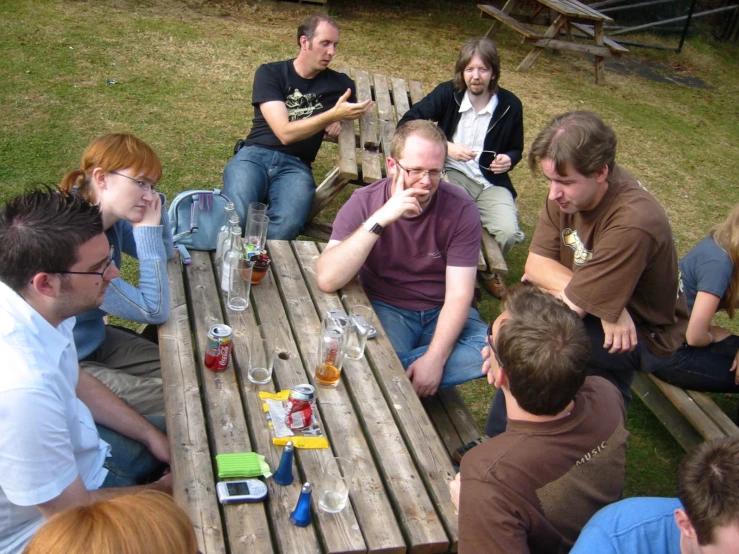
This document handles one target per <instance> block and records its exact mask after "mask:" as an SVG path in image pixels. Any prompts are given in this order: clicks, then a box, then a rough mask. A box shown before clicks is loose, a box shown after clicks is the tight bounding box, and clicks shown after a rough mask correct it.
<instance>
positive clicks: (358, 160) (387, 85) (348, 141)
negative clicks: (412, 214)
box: [303, 67, 508, 276]
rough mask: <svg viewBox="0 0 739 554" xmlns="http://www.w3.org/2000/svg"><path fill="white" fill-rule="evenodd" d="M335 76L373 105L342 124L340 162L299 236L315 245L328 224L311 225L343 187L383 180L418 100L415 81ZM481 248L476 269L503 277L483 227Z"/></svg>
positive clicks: (357, 73) (355, 72) (360, 73)
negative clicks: (402, 124)
mask: <svg viewBox="0 0 739 554" xmlns="http://www.w3.org/2000/svg"><path fill="white" fill-rule="evenodd" d="M337 71H341V72H342V73H345V74H346V75H348V76H349V77H351V78H352V79H353V80H354V82H355V84H356V88H357V101H358V102H363V101H364V100H368V99H371V100H374V102H375V104H374V106H373V108H372V110H370V111H369V112H367V113H366V114H364V115H363V116H362V117H361V118H360V119H359V121H358V126H357V129H355V123H354V122H353V121H342V127H341V133H340V135H339V138H338V145H339V162H338V164H337V165H336V167H334V168H333V169H332V170H331V171H329V173H328V174H327V175H326V177H325V178H324V180H323V181H322V182H321V183H320V184H319V185H318V187H317V188H316V194H315V197H314V199H313V204H312V206H311V210H310V213H309V215H308V223H307V225H306V227H305V230H304V231H303V233H304V234H305V235H306V236H310V237H314V238H317V239H319V240H328V239H329V237H330V236H331V224H330V223H326V222H322V221H319V220H316V219H315V217H316V216H317V215H318V214H319V213H320V212H321V210H323V209H324V208H325V207H326V206H327V205H328V204H329V203H330V202H331V201H332V200H333V199H334V198H335V197H336V196H337V195H338V194H339V193H340V192H341V191H342V190H343V189H344V187H346V185H347V184H349V183H352V184H355V185H367V184H370V183H374V182H375V181H378V180H380V179H382V178H383V177H386V176H387V159H386V158H387V156H389V155H390V141H391V140H392V136H393V133H394V132H395V128H396V126H397V124H398V121H399V120H400V119H401V118H402V117H403V115H405V113H406V112H407V111H408V110H409V109H410V108H411V106H413V105H414V104H415V103H417V102H419V101H421V100H422V99H423V97H424V96H425V95H424V92H423V86H422V85H421V83H420V81H415V80H412V79H402V78H400V77H387V76H385V75H382V74H380V73H374V74H370V73H369V72H367V71H365V70H362V69H354V68H350V67H338V68H337ZM482 234H483V244H482V249H481V251H480V259H479V261H478V269H480V270H481V271H488V272H490V273H497V274H499V275H502V276H505V275H507V274H508V266H507V265H506V262H505V260H504V259H503V254H502V252H501V251H500V246H498V243H497V242H495V240H494V239H493V238H492V236H491V235H490V234H489V233H488V232H487V231H486V230H485V229H484V228H483V233H482Z"/></svg>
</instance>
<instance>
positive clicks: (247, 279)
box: [224, 258, 254, 312]
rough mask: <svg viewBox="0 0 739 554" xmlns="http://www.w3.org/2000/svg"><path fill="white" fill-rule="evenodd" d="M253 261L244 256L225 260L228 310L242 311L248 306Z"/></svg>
mask: <svg viewBox="0 0 739 554" xmlns="http://www.w3.org/2000/svg"><path fill="white" fill-rule="evenodd" d="M253 266H254V263H253V262H250V261H247V260H245V259H244V258H229V259H228V260H227V266H226V268H227V271H228V275H227V276H224V277H225V278H226V279H227V280H228V302H227V306H228V309H229V310H233V311H234V312H243V311H244V310H246V309H247V308H248V307H249V291H250V290H251V270H252V267H253Z"/></svg>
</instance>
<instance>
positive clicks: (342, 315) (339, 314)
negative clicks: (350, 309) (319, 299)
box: [327, 310, 377, 339]
mask: <svg viewBox="0 0 739 554" xmlns="http://www.w3.org/2000/svg"><path fill="white" fill-rule="evenodd" d="M327 315H328V316H329V317H333V318H334V319H347V318H348V317H349V316H348V315H346V312H345V311H343V310H331V311H329V312H328V314H327ZM354 323H355V324H357V323H359V324H360V325H367V322H366V321H365V320H364V318H361V319H360V320H359V321H357V319H355V320H354ZM376 336H377V329H375V327H374V326H373V325H369V332H368V333H367V338H368V339H373V338H375V337H376Z"/></svg>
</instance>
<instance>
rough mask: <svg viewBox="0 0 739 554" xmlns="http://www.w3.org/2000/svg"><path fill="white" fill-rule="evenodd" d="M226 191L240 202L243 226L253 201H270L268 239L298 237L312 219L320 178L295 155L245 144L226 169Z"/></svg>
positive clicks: (240, 215)
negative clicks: (314, 196)
mask: <svg viewBox="0 0 739 554" xmlns="http://www.w3.org/2000/svg"><path fill="white" fill-rule="evenodd" d="M223 192H224V194H225V195H226V196H228V197H229V198H230V199H231V201H232V202H233V203H234V204H235V205H236V213H237V214H238V215H239V219H240V220H241V227H242V228H244V227H245V225H246V214H247V211H248V209H249V204H251V203H252V202H262V203H264V204H267V205H268V206H269V207H268V209H267V216H268V217H269V229H268V231H267V238H268V239H276V240H294V239H295V237H297V236H298V235H299V234H300V231H301V230H302V229H303V226H304V225H305V220H306V219H308V212H309V211H310V207H311V203H312V202H313V195H314V194H315V192H316V182H315V181H314V180H313V175H312V174H311V171H310V167H309V166H307V165H306V164H305V163H304V162H303V161H302V160H300V159H299V158H296V157H295V156H290V155H288V154H284V153H282V152H278V151H276V150H270V149H268V148H261V147H259V146H245V147H244V148H242V149H241V150H239V151H238V152H237V153H236V155H235V156H234V157H233V158H232V159H231V161H230V162H228V165H226V167H225V169H224V170H223Z"/></svg>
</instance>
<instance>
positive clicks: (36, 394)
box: [0, 282, 110, 554]
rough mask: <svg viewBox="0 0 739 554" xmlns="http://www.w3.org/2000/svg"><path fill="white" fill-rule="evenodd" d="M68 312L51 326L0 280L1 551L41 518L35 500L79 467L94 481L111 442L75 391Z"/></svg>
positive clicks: (22, 540)
mask: <svg viewBox="0 0 739 554" xmlns="http://www.w3.org/2000/svg"><path fill="white" fill-rule="evenodd" d="M74 321H75V320H74V318H70V319H67V320H66V321H64V322H62V323H61V324H60V325H59V327H57V328H54V327H52V326H51V324H50V323H49V322H48V321H46V320H45V319H44V318H43V317H42V316H41V315H40V314H39V313H38V312H36V310H34V309H33V308H32V307H31V306H30V305H29V304H28V303H27V302H26V301H25V300H23V298H21V297H20V296H19V295H17V294H16V293H15V292H13V291H12V290H11V289H10V288H8V287H7V286H6V285H5V284H4V283H1V282H0V352H1V353H2V369H0V552H3V553H7V554H15V553H18V554H20V552H22V550H23V548H24V547H25V546H26V543H27V542H28V541H29V540H30V538H31V537H32V536H33V534H34V533H35V532H36V530H37V529H38V528H39V527H40V526H41V524H42V523H43V522H44V518H43V516H42V515H41V513H40V512H39V511H38V509H37V508H36V505H38V504H41V503H43V502H48V501H49V500H52V499H53V498H56V497H57V496H59V495H60V494H61V493H62V492H63V491H64V489H66V488H67V487H68V486H69V485H71V484H72V482H73V481H74V480H75V479H76V478H77V476H78V475H79V476H80V478H81V479H82V482H83V483H84V485H85V487H86V488H87V489H88V490H96V489H98V488H100V486H101V485H102V484H103V481H104V480H105V477H106V475H107V474H108V470H107V469H105V468H104V467H103V462H104V461H105V458H106V457H107V456H108V455H109V452H110V446H109V445H108V444H107V443H106V442H105V441H103V440H101V439H100V437H99V435H98V432H97V428H96V427H95V423H94V421H93V419H92V414H91V413H90V410H89V409H88V408H87V406H85V405H84V404H83V403H82V402H81V401H80V400H79V399H78V398H77V394H76V392H75V388H76V386H77V380H78V379H79V365H78V362H77V351H76V350H75V346H74V340H73V338H72V328H73V327H74Z"/></svg>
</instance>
